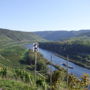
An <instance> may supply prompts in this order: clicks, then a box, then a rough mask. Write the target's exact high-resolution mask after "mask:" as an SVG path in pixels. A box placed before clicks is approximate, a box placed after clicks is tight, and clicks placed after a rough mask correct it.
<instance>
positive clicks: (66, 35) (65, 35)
mask: <svg viewBox="0 0 90 90" xmlns="http://www.w3.org/2000/svg"><path fill="white" fill-rule="evenodd" d="M87 32H90V30H80V31H39V32H34V33H35V34H37V35H39V36H41V37H42V38H45V39H47V40H51V41H61V40H67V39H70V38H72V37H76V36H79V35H80V34H82V33H87Z"/></svg>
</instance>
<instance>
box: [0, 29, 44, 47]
mask: <svg viewBox="0 0 90 90" xmlns="http://www.w3.org/2000/svg"><path fill="white" fill-rule="evenodd" d="M35 41H45V39H43V38H41V37H40V36H38V35H36V34H34V33H32V32H20V31H12V30H8V29H0V47H2V46H10V45H12V44H13V45H15V44H16V43H21V42H22V43H27V42H35Z"/></svg>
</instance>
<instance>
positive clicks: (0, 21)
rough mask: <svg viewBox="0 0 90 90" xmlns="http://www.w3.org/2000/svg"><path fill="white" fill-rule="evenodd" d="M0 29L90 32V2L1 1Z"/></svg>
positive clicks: (73, 0)
mask: <svg viewBox="0 0 90 90" xmlns="http://www.w3.org/2000/svg"><path fill="white" fill-rule="evenodd" d="M0 28H8V29H14V30H23V31H43V30H80V29H90V0H0Z"/></svg>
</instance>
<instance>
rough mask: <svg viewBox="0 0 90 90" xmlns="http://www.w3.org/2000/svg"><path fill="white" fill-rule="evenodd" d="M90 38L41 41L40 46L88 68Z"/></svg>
mask: <svg viewBox="0 0 90 90" xmlns="http://www.w3.org/2000/svg"><path fill="white" fill-rule="evenodd" d="M89 43H90V40H89V41H84V40H82V41H80V40H68V41H64V42H48V43H40V47H41V48H44V49H47V50H50V51H53V52H55V53H57V54H58V55H60V56H62V57H64V58H66V57H67V56H68V57H69V60H70V61H72V62H74V63H76V64H78V65H81V66H83V67H86V68H90V44H89Z"/></svg>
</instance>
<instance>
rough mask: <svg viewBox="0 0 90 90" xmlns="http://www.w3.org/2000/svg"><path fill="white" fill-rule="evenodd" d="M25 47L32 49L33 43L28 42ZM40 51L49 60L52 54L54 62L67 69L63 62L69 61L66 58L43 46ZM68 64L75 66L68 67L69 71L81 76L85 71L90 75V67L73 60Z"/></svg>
mask: <svg viewBox="0 0 90 90" xmlns="http://www.w3.org/2000/svg"><path fill="white" fill-rule="evenodd" d="M25 47H26V48H27V49H31V48H32V45H29V44H28V45H25ZM39 52H40V53H41V54H42V55H43V56H44V58H46V59H48V61H51V56H52V62H53V63H54V64H57V65H60V66H62V67H64V68H65V69H66V67H65V66H64V65H62V64H63V63H67V61H66V60H65V59H63V58H60V57H58V56H56V55H55V54H54V53H53V52H50V51H47V50H44V49H41V48H40V49H39ZM68 66H71V67H73V69H72V68H68V71H69V73H72V74H74V75H76V76H78V77H80V76H81V75H83V74H85V73H87V74H89V75H90V69H86V68H84V67H81V66H79V65H76V64H74V63H72V62H68Z"/></svg>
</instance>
